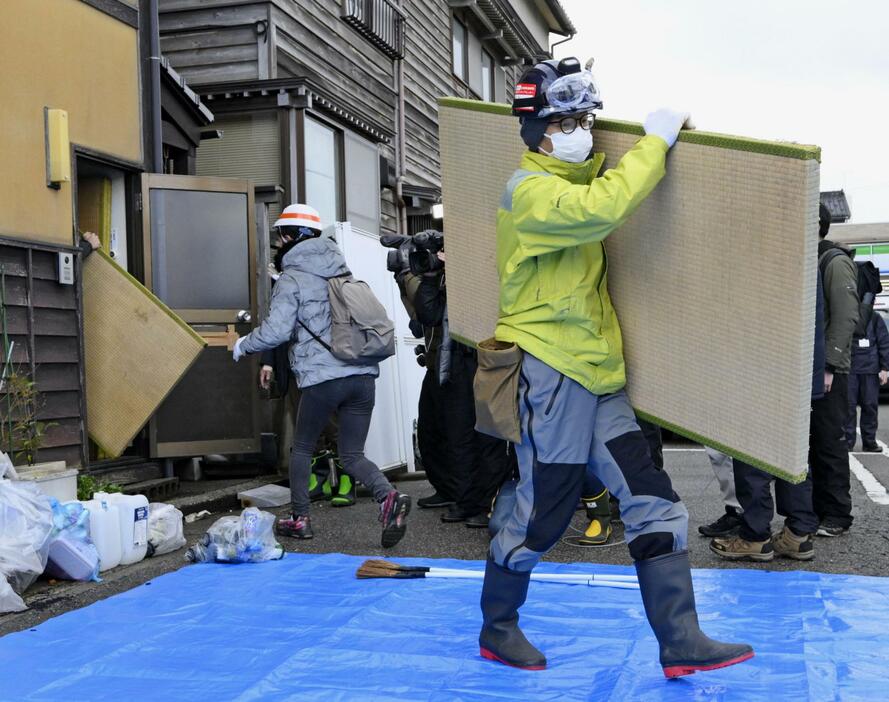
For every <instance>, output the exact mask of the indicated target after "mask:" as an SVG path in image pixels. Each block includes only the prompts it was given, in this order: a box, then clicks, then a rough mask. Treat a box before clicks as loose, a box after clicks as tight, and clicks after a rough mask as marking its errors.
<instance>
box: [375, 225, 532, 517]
mask: <svg viewBox="0 0 889 702" xmlns="http://www.w3.org/2000/svg"><path fill="white" fill-rule="evenodd" d="M384 243H386V242H384ZM392 243H393V241H392V240H391V239H390V242H389V245H392ZM443 249H444V240H443V236H442V234H441V233H440V232H436V231H432V230H429V231H425V232H421V233H419V234H417V235H415V236H414V237H412V238H410V239H399V244H398V250H397V251H392V252H390V257H389V269H390V270H393V269H396V270H393V272H395V277H396V281H397V282H398V284H399V288H400V289H401V291H402V300H403V301H404V303H405V307H406V309H407V311H408V314H410V316H411V319H412V320H413V321H416V322H419V324H420V325H422V330H423V336H424V339H425V341H426V352H425V364H426V377H425V378H424V379H423V387H422V390H421V393H420V404H419V418H418V421H417V439H418V442H419V445H420V454H421V456H422V459H423V465H424V467H425V469H426V475H427V477H428V478H429V482H430V483H431V484H432V487H433V488H434V489H435V494H433V495H431V496H429V497H426V498H423V499H420V500H418V502H417V504H419V505H420V506H421V507H444V506H449V507H450V508H449V510H448V511H447V512H446V513H445V514H443V515H442V517H441V520H442V521H443V522H465V523H466V526H468V527H474V528H484V527H486V526H487V525H488V511H489V509H490V507H491V502H492V500H493V498H494V495H495V494H496V493H497V490H498V489H499V488H500V486H501V485H502V484H503V482H504V481H505V480H506V479H507V478H508V477H509V476H511V475H512V472H513V468H514V464H515V456H514V455H509V454H507V446H506V442H504V441H501V440H498V439H495V438H493V437H490V436H487V435H485V434H480V433H478V432H476V431H475V401H474V398H473V390H472V381H473V378H474V377H475V371H476V366H477V358H476V353H475V350H474V349H472V348H469V347H468V346H464V345H463V344H460V343H458V342H456V341H454V340H453V339H451V338H450V336H449V334H448V320H447V292H446V286H445V275H444V266H445V254H444V250H443Z"/></svg>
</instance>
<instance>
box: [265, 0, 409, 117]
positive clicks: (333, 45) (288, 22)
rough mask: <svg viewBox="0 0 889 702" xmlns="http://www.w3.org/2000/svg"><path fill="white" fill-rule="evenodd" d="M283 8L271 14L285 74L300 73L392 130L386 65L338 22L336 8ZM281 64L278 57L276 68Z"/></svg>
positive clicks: (392, 107)
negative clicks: (285, 9)
mask: <svg viewBox="0 0 889 702" xmlns="http://www.w3.org/2000/svg"><path fill="white" fill-rule="evenodd" d="M288 8H289V9H288V10H287V11H284V10H282V9H281V8H280V7H277V6H275V7H274V8H273V9H272V20H273V22H274V23H275V28H276V29H275V33H276V37H277V50H278V53H279V54H282V53H283V54H284V55H285V56H286V58H289V59H290V61H289V62H288V61H286V60H285V61H283V63H284V64H285V68H286V70H287V71H288V72H291V73H295V72H297V71H298V72H299V73H302V74H303V75H305V76H307V77H309V78H310V79H312V80H313V81H314V82H317V83H318V86H319V87H320V88H322V89H323V90H326V91H327V92H329V93H330V94H331V95H332V96H335V97H337V98H339V99H341V100H342V101H343V102H345V103H347V104H349V105H351V106H354V107H355V109H356V112H359V113H363V114H366V115H367V117H369V118H370V119H372V120H374V121H376V122H380V123H382V124H383V125H385V126H387V127H389V128H394V114H395V105H396V94H395V89H394V78H393V75H394V74H393V63H392V61H391V60H389V59H388V58H386V57H385V56H384V55H383V54H382V53H380V52H379V51H377V50H376V49H375V48H374V47H373V45H371V44H370V43H369V42H367V41H365V40H364V39H363V38H362V37H361V36H360V35H359V34H357V33H356V32H355V31H354V30H353V29H352V28H351V27H349V26H348V25H347V24H346V23H345V22H343V21H342V20H341V19H340V17H339V3H336V2H309V1H304V2H301V3H296V2H293V3H290V4H289V5H288ZM281 62H282V61H281V57H280V56H279V67H280V63H281ZM299 73H297V75H299ZM279 75H280V74H279Z"/></svg>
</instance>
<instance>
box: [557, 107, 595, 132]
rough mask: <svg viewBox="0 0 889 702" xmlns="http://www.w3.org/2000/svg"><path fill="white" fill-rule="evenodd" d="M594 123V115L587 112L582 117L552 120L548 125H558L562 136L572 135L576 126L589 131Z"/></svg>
mask: <svg viewBox="0 0 889 702" xmlns="http://www.w3.org/2000/svg"><path fill="white" fill-rule="evenodd" d="M595 123H596V115H595V114H593V113H592V112H587V113H586V114H585V115H583V116H582V117H562V119H554V120H552V121H551V122H550V124H558V125H559V129H561V130H562V133H563V134H572V133H573V132H574V130H575V129H577V127H578V126H580V128H581V129H585V130H586V131H590V129H592V128H593V125H594V124H595Z"/></svg>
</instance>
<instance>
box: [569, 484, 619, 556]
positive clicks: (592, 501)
mask: <svg viewBox="0 0 889 702" xmlns="http://www.w3.org/2000/svg"><path fill="white" fill-rule="evenodd" d="M581 500H582V501H583V505H584V507H585V508H586V516H587V519H589V520H590V524H589V526H588V527H587V528H586V531H584V533H583V536H579V537H577V545H578V546H604V545H605V544H607V543H608V539H610V538H611V505H610V504H609V495H608V490H603V491H602V492H601V493H600V494H598V495H593V496H592V497H582V498H581Z"/></svg>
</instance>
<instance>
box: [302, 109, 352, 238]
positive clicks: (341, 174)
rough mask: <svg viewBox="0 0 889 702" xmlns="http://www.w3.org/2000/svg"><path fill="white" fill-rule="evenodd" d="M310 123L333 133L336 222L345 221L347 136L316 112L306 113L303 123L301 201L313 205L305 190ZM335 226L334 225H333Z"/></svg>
mask: <svg viewBox="0 0 889 702" xmlns="http://www.w3.org/2000/svg"><path fill="white" fill-rule="evenodd" d="M309 121H312V122H315V123H316V124H318V125H320V126H321V127H324V128H326V129H330V130H331V131H332V132H333V150H334V154H333V158H334V171H335V172H334V182H335V188H336V222H342V221H345V217H346V212H347V207H346V153H345V152H346V150H345V145H344V143H343V142H344V140H345V136H344V135H343V129H342V127H340V126H339V125H337V124H336V123H335V122H332V121H331V120H329V119H325V117H324V116H323V115H320V114H318V113H317V112H314V111H306V112H305V115H304V120H303V123H302V128H301V130H300V131H301V132H302V134H301V135H300V140H299V145H300V147H301V149H302V158H301V159H298V160H300V161H301V162H302V164H301V166H302V167H301V168H299V169H298V175H297V177H298V178H299V185H300V186H301V188H300V195H299V199H300V200H301V201H303V202H306V204H308V205H311V204H312V203H310V202H307V198H308V193H307V192H306V190H305V186H306V182H307V168H306V136H307V132H308V129H307V125H308V123H309ZM331 224H333V223H331Z"/></svg>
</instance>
